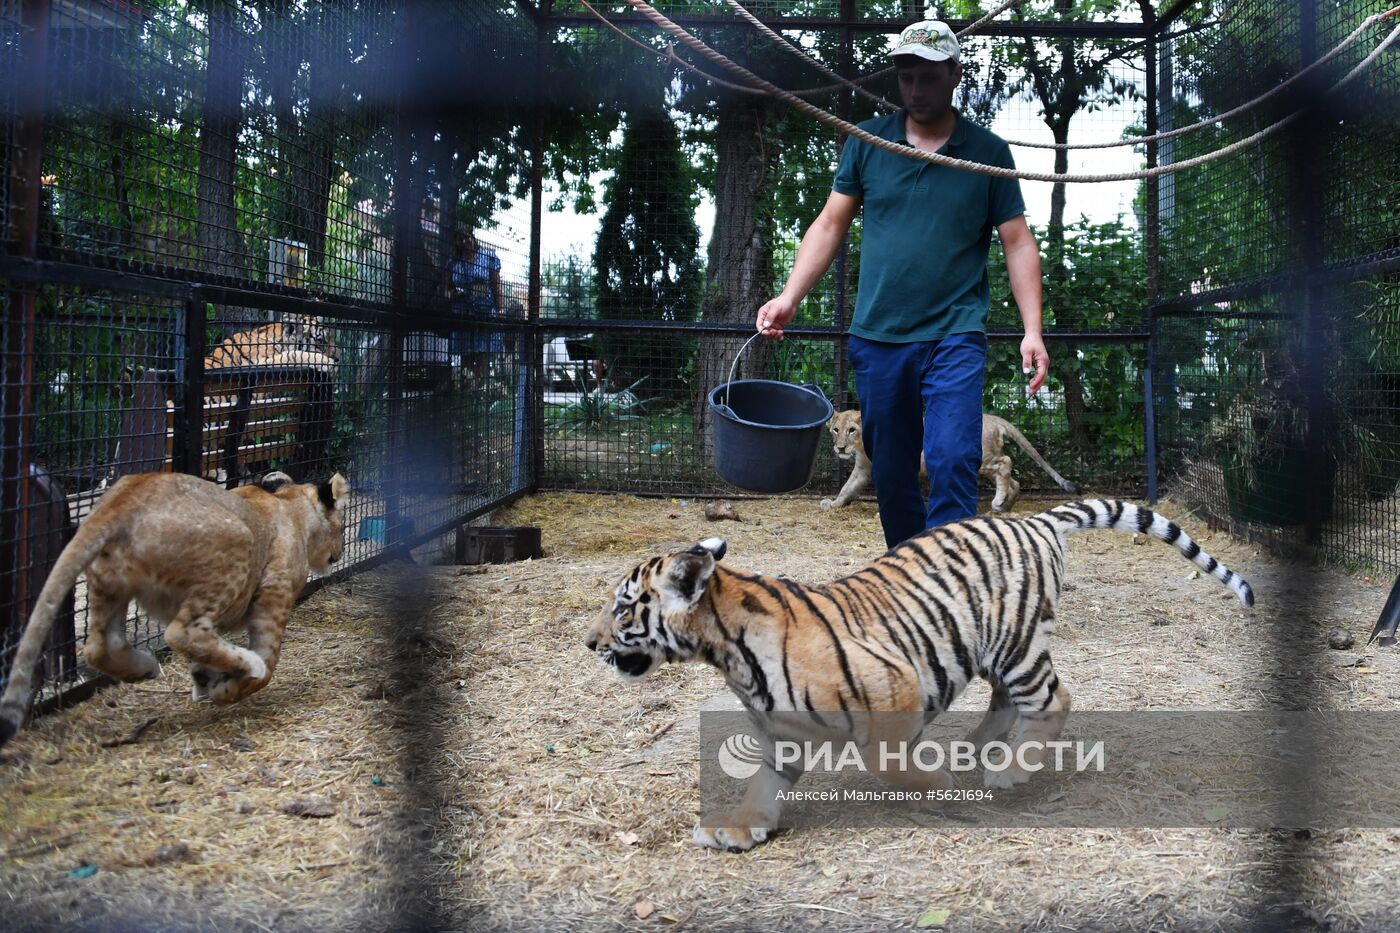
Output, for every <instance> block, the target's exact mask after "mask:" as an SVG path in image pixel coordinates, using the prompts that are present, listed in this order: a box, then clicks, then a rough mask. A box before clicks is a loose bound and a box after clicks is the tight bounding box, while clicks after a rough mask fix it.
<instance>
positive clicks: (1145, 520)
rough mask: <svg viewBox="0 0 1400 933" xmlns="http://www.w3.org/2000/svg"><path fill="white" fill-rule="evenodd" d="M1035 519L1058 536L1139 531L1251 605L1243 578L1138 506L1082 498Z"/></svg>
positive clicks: (1165, 520) (1170, 523)
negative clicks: (1091, 531) (1094, 530)
mask: <svg viewBox="0 0 1400 933" xmlns="http://www.w3.org/2000/svg"><path fill="white" fill-rule="evenodd" d="M1036 518H1039V519H1044V520H1045V521H1047V522H1049V523H1050V524H1051V525H1053V526H1054V527H1055V529H1056V530H1057V531H1059V532H1060V533H1061V534H1066V533H1068V532H1072V531H1084V530H1087V529H1090V528H1112V529H1113V530H1114V531H1124V532H1127V533H1128V534H1135V533H1139V532H1141V533H1142V534H1147V535H1151V536H1152V537H1154V538H1161V539H1162V540H1163V541H1165V542H1167V543H1168V544H1171V545H1175V547H1176V549H1177V550H1178V551H1180V552H1181V553H1182V554H1184V555H1185V556H1186V559H1187V560H1189V561H1190V562H1191V563H1193V564H1195V565H1196V566H1197V567H1200V568H1201V569H1202V570H1204V571H1205V572H1206V573H1208V574H1210V575H1211V576H1212V577H1215V579H1217V580H1219V581H1220V582H1221V583H1223V584H1225V585H1226V586H1228V587H1229V588H1230V589H1231V590H1234V592H1235V595H1236V596H1238V597H1239V598H1240V602H1242V603H1244V604H1245V605H1246V606H1253V605H1254V590H1252V589H1251V588H1250V586H1249V584H1248V583H1247V582H1245V579H1244V577H1242V576H1240V575H1239V574H1237V573H1235V572H1234V571H1233V570H1230V569H1228V568H1227V567H1226V566H1225V565H1224V564H1222V563H1220V561H1218V560H1216V559H1215V558H1214V557H1211V556H1210V555H1209V554H1207V553H1206V552H1205V551H1203V550H1201V546H1200V545H1199V544H1197V543H1196V542H1195V541H1192V540H1191V536H1190V535H1188V534H1187V533H1186V532H1184V531H1182V530H1181V527H1180V526H1179V525H1177V524H1176V522H1173V521H1171V520H1170V519H1168V518H1165V517H1163V516H1161V515H1158V514H1157V513H1156V512H1154V511H1152V510H1151V509H1149V508H1147V507H1146V506H1142V505H1134V504H1133V503H1131V502H1119V501H1118V500H1116V499H1086V500H1084V501H1081V502H1069V503H1066V504H1065V505H1061V506H1056V507H1055V508H1053V509H1050V510H1049V511H1046V512H1041V513H1040V514H1039V515H1037V516H1036Z"/></svg>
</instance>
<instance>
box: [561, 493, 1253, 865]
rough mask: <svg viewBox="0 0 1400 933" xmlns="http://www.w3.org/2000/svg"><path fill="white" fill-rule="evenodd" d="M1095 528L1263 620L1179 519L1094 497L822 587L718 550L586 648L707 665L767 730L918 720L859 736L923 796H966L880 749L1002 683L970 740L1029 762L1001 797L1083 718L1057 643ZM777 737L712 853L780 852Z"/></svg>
mask: <svg viewBox="0 0 1400 933" xmlns="http://www.w3.org/2000/svg"><path fill="white" fill-rule="evenodd" d="M1089 528H1112V529H1114V530H1116V531H1122V532H1125V533H1135V532H1145V533H1147V534H1150V535H1152V536H1154V537H1157V538H1160V539H1162V540H1163V541H1166V542H1167V543H1169V544H1174V545H1175V546H1176V547H1177V549H1178V550H1180V551H1181V553H1182V554H1184V555H1185V556H1186V558H1187V559H1188V560H1190V561H1191V562H1192V563H1194V564H1195V565H1196V566H1197V567H1200V568H1201V569H1202V570H1204V571H1205V572H1206V573H1209V574H1211V575H1212V576H1214V577H1215V578H1216V579H1217V580H1219V581H1220V582H1221V583H1223V584H1225V585H1226V586H1228V587H1229V588H1230V589H1231V590H1233V591H1234V592H1235V594H1236V595H1237V596H1238V597H1239V599H1240V601H1241V602H1243V603H1244V604H1245V605H1246V606H1252V605H1254V593H1253V591H1252V590H1251V589H1250V587H1249V584H1248V583H1246V582H1245V580H1244V579H1243V578H1242V577H1240V576H1238V575H1237V574H1235V573H1234V572H1232V571H1230V570H1227V569H1225V567H1224V566H1223V565H1221V564H1220V563H1219V562H1218V561H1217V560H1216V559H1215V558H1213V557H1211V556H1210V555H1208V554H1206V553H1205V552H1204V551H1202V550H1201V548H1200V545H1198V544H1196V542H1194V541H1192V540H1191V538H1190V537H1189V536H1188V535H1187V534H1186V533H1185V532H1184V531H1182V530H1181V529H1180V528H1179V527H1177V525H1176V524H1174V523H1173V522H1171V521H1169V520H1167V519H1166V518H1163V517H1162V516H1160V515H1156V514H1154V513H1153V512H1152V511H1151V510H1150V509H1147V508H1146V507H1144V506H1138V505H1133V504H1131V503H1125V502H1116V501H1112V500H1102V499H1094V500H1089V501H1085V502H1074V503H1070V504H1067V505H1062V506H1059V507H1057V508H1053V509H1050V510H1049V511H1046V512H1042V513H1041V514H1039V515H1035V516H1033V517H1029V518H1024V519H1012V518H1003V517H984V518H971V519H967V520H965V521H961V522H955V523H952V524H949V525H943V526H940V527H938V528H933V529H931V530H928V531H925V532H923V533H921V534H919V535H916V536H914V537H913V538H910V539H909V540H908V541H905V542H904V543H902V544H899V545H897V546H895V547H894V548H892V549H890V551H889V552H887V553H886V554H885V555H884V556H882V557H880V558H877V559H876V560H874V561H872V562H871V563H869V564H867V565H866V566H865V567H863V568H862V569H860V570H858V571H856V572H855V573H853V574H851V575H850V576H848V577H844V578H842V579H839V580H835V581H833V582H831V583H828V584H826V585H823V586H804V585H802V584H800V583H797V582H794V581H792V580H787V579H774V578H770V577H764V576H760V575H758V574H754V573H746V572H744V571H740V570H733V569H729V568H727V567H724V566H722V565H720V564H719V563H718V561H719V560H720V558H722V557H723V556H724V552H725V547H726V545H725V542H724V541H723V540H722V539H720V538H707V539H705V540H704V541H701V542H700V543H699V544H697V545H695V546H694V547H692V548H690V549H689V550H685V551H677V552H675V553H672V554H669V555H666V556H664V557H653V558H651V559H649V560H646V561H643V562H642V563H640V564H638V565H637V566H636V567H634V568H633V569H632V570H631V571H630V572H629V573H628V574H627V575H626V576H625V577H623V579H622V582H621V583H619V584H618V586H617V589H616V591H615V592H614V594H613V597H612V598H611V599H610V600H609V601H608V603H607V604H606V605H605V606H604V608H603V610H602V612H601V613H599V615H598V618H597V619H596V620H595V621H594V623H593V625H592V627H591V628H590V630H589V632H588V635H587V639H586V644H587V646H588V649H589V650H590V651H593V652H595V653H596V654H597V656H598V657H599V658H600V659H601V660H602V661H604V662H606V663H607V664H609V665H611V666H612V667H613V668H615V669H616V670H617V671H618V672H619V673H620V674H621V675H623V677H624V679H629V680H636V679H640V678H642V677H645V676H646V675H647V674H650V673H651V672H652V671H653V670H655V669H656V668H657V667H658V666H659V665H661V664H663V663H666V662H680V661H705V662H707V663H709V664H711V665H712V666H714V667H716V668H718V669H719V670H720V671H721V672H723V674H724V675H725V680H726V681H727V682H728V684H729V688H730V689H731V690H732V691H734V693H735V694H736V695H737V696H738V698H739V700H740V701H741V702H742V703H743V704H744V705H745V706H746V707H747V708H748V710H749V711H750V714H751V717H752V718H753V719H754V720H755V722H759V723H761V722H762V720H763V714H764V713H769V712H783V711H797V712H811V711H817V712H830V713H834V714H835V715H834V716H829V717H825V719H827V720H828V723H827V724H828V725H830V726H831V728H839V727H840V725H841V723H842V722H843V721H845V722H847V723H849V722H851V720H850V718H849V717H848V716H845V715H844V714H845V712H846V711H869V712H880V713H884V714H890V713H903V714H907V715H905V716H888V715H886V716H882V717H881V718H880V722H881V723H882V724H884V725H883V726H881V727H880V728H878V729H877V728H874V727H872V728H870V729H867V730H864V734H860V732H861V730H859V729H857V730H856V732H855V733H854V734H853V733H846V734H845V737H846V738H847V739H848V740H850V741H853V742H855V743H857V744H858V745H859V746H860V749H861V754H862V757H863V758H864V760H865V763H866V767H867V768H868V769H869V770H871V771H874V772H876V773H877V774H879V775H880V777H881V778H883V779H884V780H886V781H888V782H890V783H893V784H897V785H899V786H900V787H902V788H903V789H906V790H920V791H925V792H927V791H936V790H944V789H947V788H949V787H951V785H952V780H951V778H950V777H949V775H948V774H947V772H944V771H932V772H930V771H918V772H905V771H900V770H891V769H892V768H893V765H892V764H889V763H887V762H885V761H884V760H883V756H880V755H878V754H876V752H875V750H876V749H877V748H879V743H880V742H913V741H915V740H917V738H918V736H919V734H920V732H921V731H922V729H923V724H924V714H925V711H928V712H930V713H939V712H942V711H944V710H946V709H947V708H948V707H949V706H950V705H951V704H952V703H953V701H954V700H955V699H956V698H957V697H958V695H959V694H960V693H962V691H963V689H964V688H965V687H966V686H967V684H968V682H969V681H971V680H972V678H973V677H974V676H980V677H982V678H984V679H986V680H987V681H988V682H989V683H990V684H991V685H992V691H993V692H992V702H991V705H990V707H989V708H988V710H987V713H986V715H985V717H984V718H983V720H982V723H981V725H980V726H978V727H977V729H976V730H974V732H973V734H972V735H971V736H970V737H969V738H970V740H971V741H972V742H973V743H974V744H976V745H977V746H978V747H981V746H982V745H984V744H986V743H988V742H991V741H1001V740H1002V739H1004V738H1005V737H1007V736H1008V735H1010V739H1008V740H1007V741H1008V742H1009V744H1010V745H1011V746H1012V748H1013V749H1014V750H1015V752H1016V756H1015V758H1016V761H1015V763H1013V764H1011V765H1010V766H1009V767H1007V768H1006V769H1005V770H1003V771H999V772H997V771H987V772H986V773H985V783H986V784H987V785H988V786H990V787H1011V786H1014V785H1016V784H1019V783H1022V782H1024V781H1025V780H1027V779H1028V778H1029V776H1030V772H1033V771H1035V770H1037V768H1038V767H1039V766H1040V764H1041V757H1040V752H1041V751H1042V750H1043V747H1044V745H1043V743H1045V742H1050V741H1053V740H1055V738H1056V737H1057V736H1058V735H1059V734H1060V730H1061V729H1063V728H1064V724H1065V719H1066V717H1067V716H1068V715H1069V707H1070V697H1069V692H1068V691H1067V690H1066V689H1065V687H1064V685H1063V684H1062V683H1060V680H1059V678H1058V677H1057V676H1056V675H1055V670H1054V667H1053V665H1052V663H1051V661H1050V634H1051V633H1052V632H1053V631H1054V628H1055V613H1056V606H1057V605H1058V602H1059V597H1060V586H1061V583H1062V581H1063V579H1064V571H1065V538H1066V536H1067V535H1069V534H1070V533H1072V532H1076V531H1081V530H1084V529H1089ZM812 720H813V721H816V722H820V721H821V720H820V719H819V718H818V717H812ZM804 721H805V720H804ZM891 723H893V724H892V725H891ZM813 728H815V727H813ZM765 731H767V730H766V728H765ZM877 732H878V734H876V733H877ZM782 737H783V738H786V739H789V740H793V739H794V736H793V735H792V734H791V733H789V734H786V735H783V736H782ZM777 738H778V736H776V735H773V734H771V733H770V734H769V735H768V739H769V743H768V746H767V747H768V753H767V755H766V761H765V763H764V766H763V767H762V768H760V770H759V771H758V773H757V775H756V776H755V777H753V778H752V779H750V783H749V786H748V788H747V791H746V794H745V797H744V801H743V803H742V804H741V805H740V806H739V808H738V809H737V810H736V811H735V812H733V813H732V814H730V815H729V816H728V817H727V818H726V819H725V820H724V822H723V825H719V826H699V827H697V828H696V830H695V835H694V840H695V842H696V843H697V844H699V845H702V846H707V847H710V848H716V849H729V850H731V851H742V850H745V849H750V848H752V847H753V846H754V845H756V844H758V843H760V842H763V841H764V840H765V839H767V838H768V834H769V833H770V831H771V830H772V829H773V827H775V826H776V825H777V823H778V818H779V816H780V815H781V813H782V802H781V800H780V799H779V797H780V794H784V793H786V792H788V791H790V790H791V789H792V787H793V785H794V784H795V783H796V782H797V780H798V778H800V777H801V771H800V770H798V769H795V768H792V767H784V768H783V770H781V771H778V770H775V767H774V764H775V763H774V759H773V757H772V748H773V746H772V741H774V740H776V739H777ZM1023 743H1025V744H1026V747H1025V748H1021V745H1022V744H1023ZM1035 743H1040V744H1038V745H1037V744H1035ZM1022 755H1024V757H1023V758H1022V757H1021V756H1022ZM1023 764H1024V765H1026V766H1027V767H1022V765H1023Z"/></svg>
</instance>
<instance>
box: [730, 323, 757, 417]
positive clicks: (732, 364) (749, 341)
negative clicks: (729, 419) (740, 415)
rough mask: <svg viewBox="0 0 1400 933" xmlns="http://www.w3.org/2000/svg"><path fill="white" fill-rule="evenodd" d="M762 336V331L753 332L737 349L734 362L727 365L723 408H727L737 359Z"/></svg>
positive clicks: (737, 363) (737, 364) (737, 362)
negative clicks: (727, 371)
mask: <svg viewBox="0 0 1400 933" xmlns="http://www.w3.org/2000/svg"><path fill="white" fill-rule="evenodd" d="M762 336H763V331H761V330H760V331H757V332H755V333H754V335H753V336H752V337H750V338H749V339H748V340H745V341H744V345H743V346H742V347H740V348H739V352H738V353H736V354H734V362H733V363H730V364H729V381H728V382H726V383H725V384H724V407H725V408H729V387H730V386H732V385H733V384H734V370H735V369H737V368H738V366H739V357H741V356H743V355H744V351H745V350H747V349H748V348H749V344H751V343H753V342H754V340H756V339H757V338H759V337H762ZM729 410H730V411H733V409H732V408H730V409H729Z"/></svg>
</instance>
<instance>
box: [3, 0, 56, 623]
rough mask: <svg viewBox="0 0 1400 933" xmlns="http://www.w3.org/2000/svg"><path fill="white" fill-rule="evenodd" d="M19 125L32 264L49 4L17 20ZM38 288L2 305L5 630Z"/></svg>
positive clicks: (20, 198) (24, 593) (23, 597)
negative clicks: (3, 356)
mask: <svg viewBox="0 0 1400 933" xmlns="http://www.w3.org/2000/svg"><path fill="white" fill-rule="evenodd" d="M20 20H21V28H20V39H19V42H20V48H19V53H20V61H21V62H22V66H21V68H20V74H19V88H18V89H17V92H16V95H15V97H16V101H15V102H16V106H17V109H18V111H19V112H18V121H17V126H16V128H15V141H16V144H17V147H18V149H19V155H18V158H17V159H16V165H15V175H14V177H13V178H12V180H11V186H12V187H11V197H12V202H11V204H10V216H12V217H15V218H17V222H16V223H15V230H14V236H15V240H16V247H17V249H16V251H17V252H18V254H19V255H20V256H22V257H24V258H26V259H33V258H35V256H37V255H38V251H39V197H40V188H41V187H42V181H41V179H42V164H43V150H44V119H45V111H46V110H47V108H48V88H47V77H48V71H49V68H48V64H49V0H25V2H24V6H23V8H22V10H21V12H20ZM37 295H38V287H37V286H36V285H33V284H24V285H20V286H18V287H14V288H11V289H10V290H9V296H8V301H6V303H5V324H4V327H5V333H4V354H5V391H4V397H5V416H4V417H5V422H4V432H3V434H4V451H3V456H2V457H0V484H3V493H2V495H3V499H0V548H3V550H4V553H3V555H0V572H3V573H4V575H5V581H6V583H7V586H6V589H7V590H9V593H8V599H7V600H6V602H8V603H9V605H10V607H11V616H10V619H9V620H8V621H9V622H11V623H13V624H17V625H22V624H23V620H25V619H27V618H28V617H29V600H30V593H29V592H28V577H29V574H28V573H27V570H28V568H29V564H30V553H29V485H30V481H29V474H30V467H31V465H32V461H33V452H32V449H33V443H34V321H35V304H36V299H37Z"/></svg>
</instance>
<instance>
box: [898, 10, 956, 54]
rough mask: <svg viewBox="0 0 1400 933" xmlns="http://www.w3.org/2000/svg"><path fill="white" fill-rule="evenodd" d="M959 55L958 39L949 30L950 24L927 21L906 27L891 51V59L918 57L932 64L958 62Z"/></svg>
mask: <svg viewBox="0 0 1400 933" xmlns="http://www.w3.org/2000/svg"><path fill="white" fill-rule="evenodd" d="M958 54H959V50H958V39H957V37H956V36H954V35H953V30H951V29H949V28H948V24H947V23H940V22H939V21H937V20H925V21H924V22H922V23H914V24H913V25H912V26H907V27H905V29H904V31H903V32H901V33H900V34H899V40H898V41H897V42H895V44H894V48H893V49H892V50H891V51H890V58H895V57H897V56H900V55H917V56H918V57H919V58H926V59H928V60H929V61H931V62H941V61H946V60H948V59H950V58H951V59H952V60H953V61H957V60H958Z"/></svg>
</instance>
